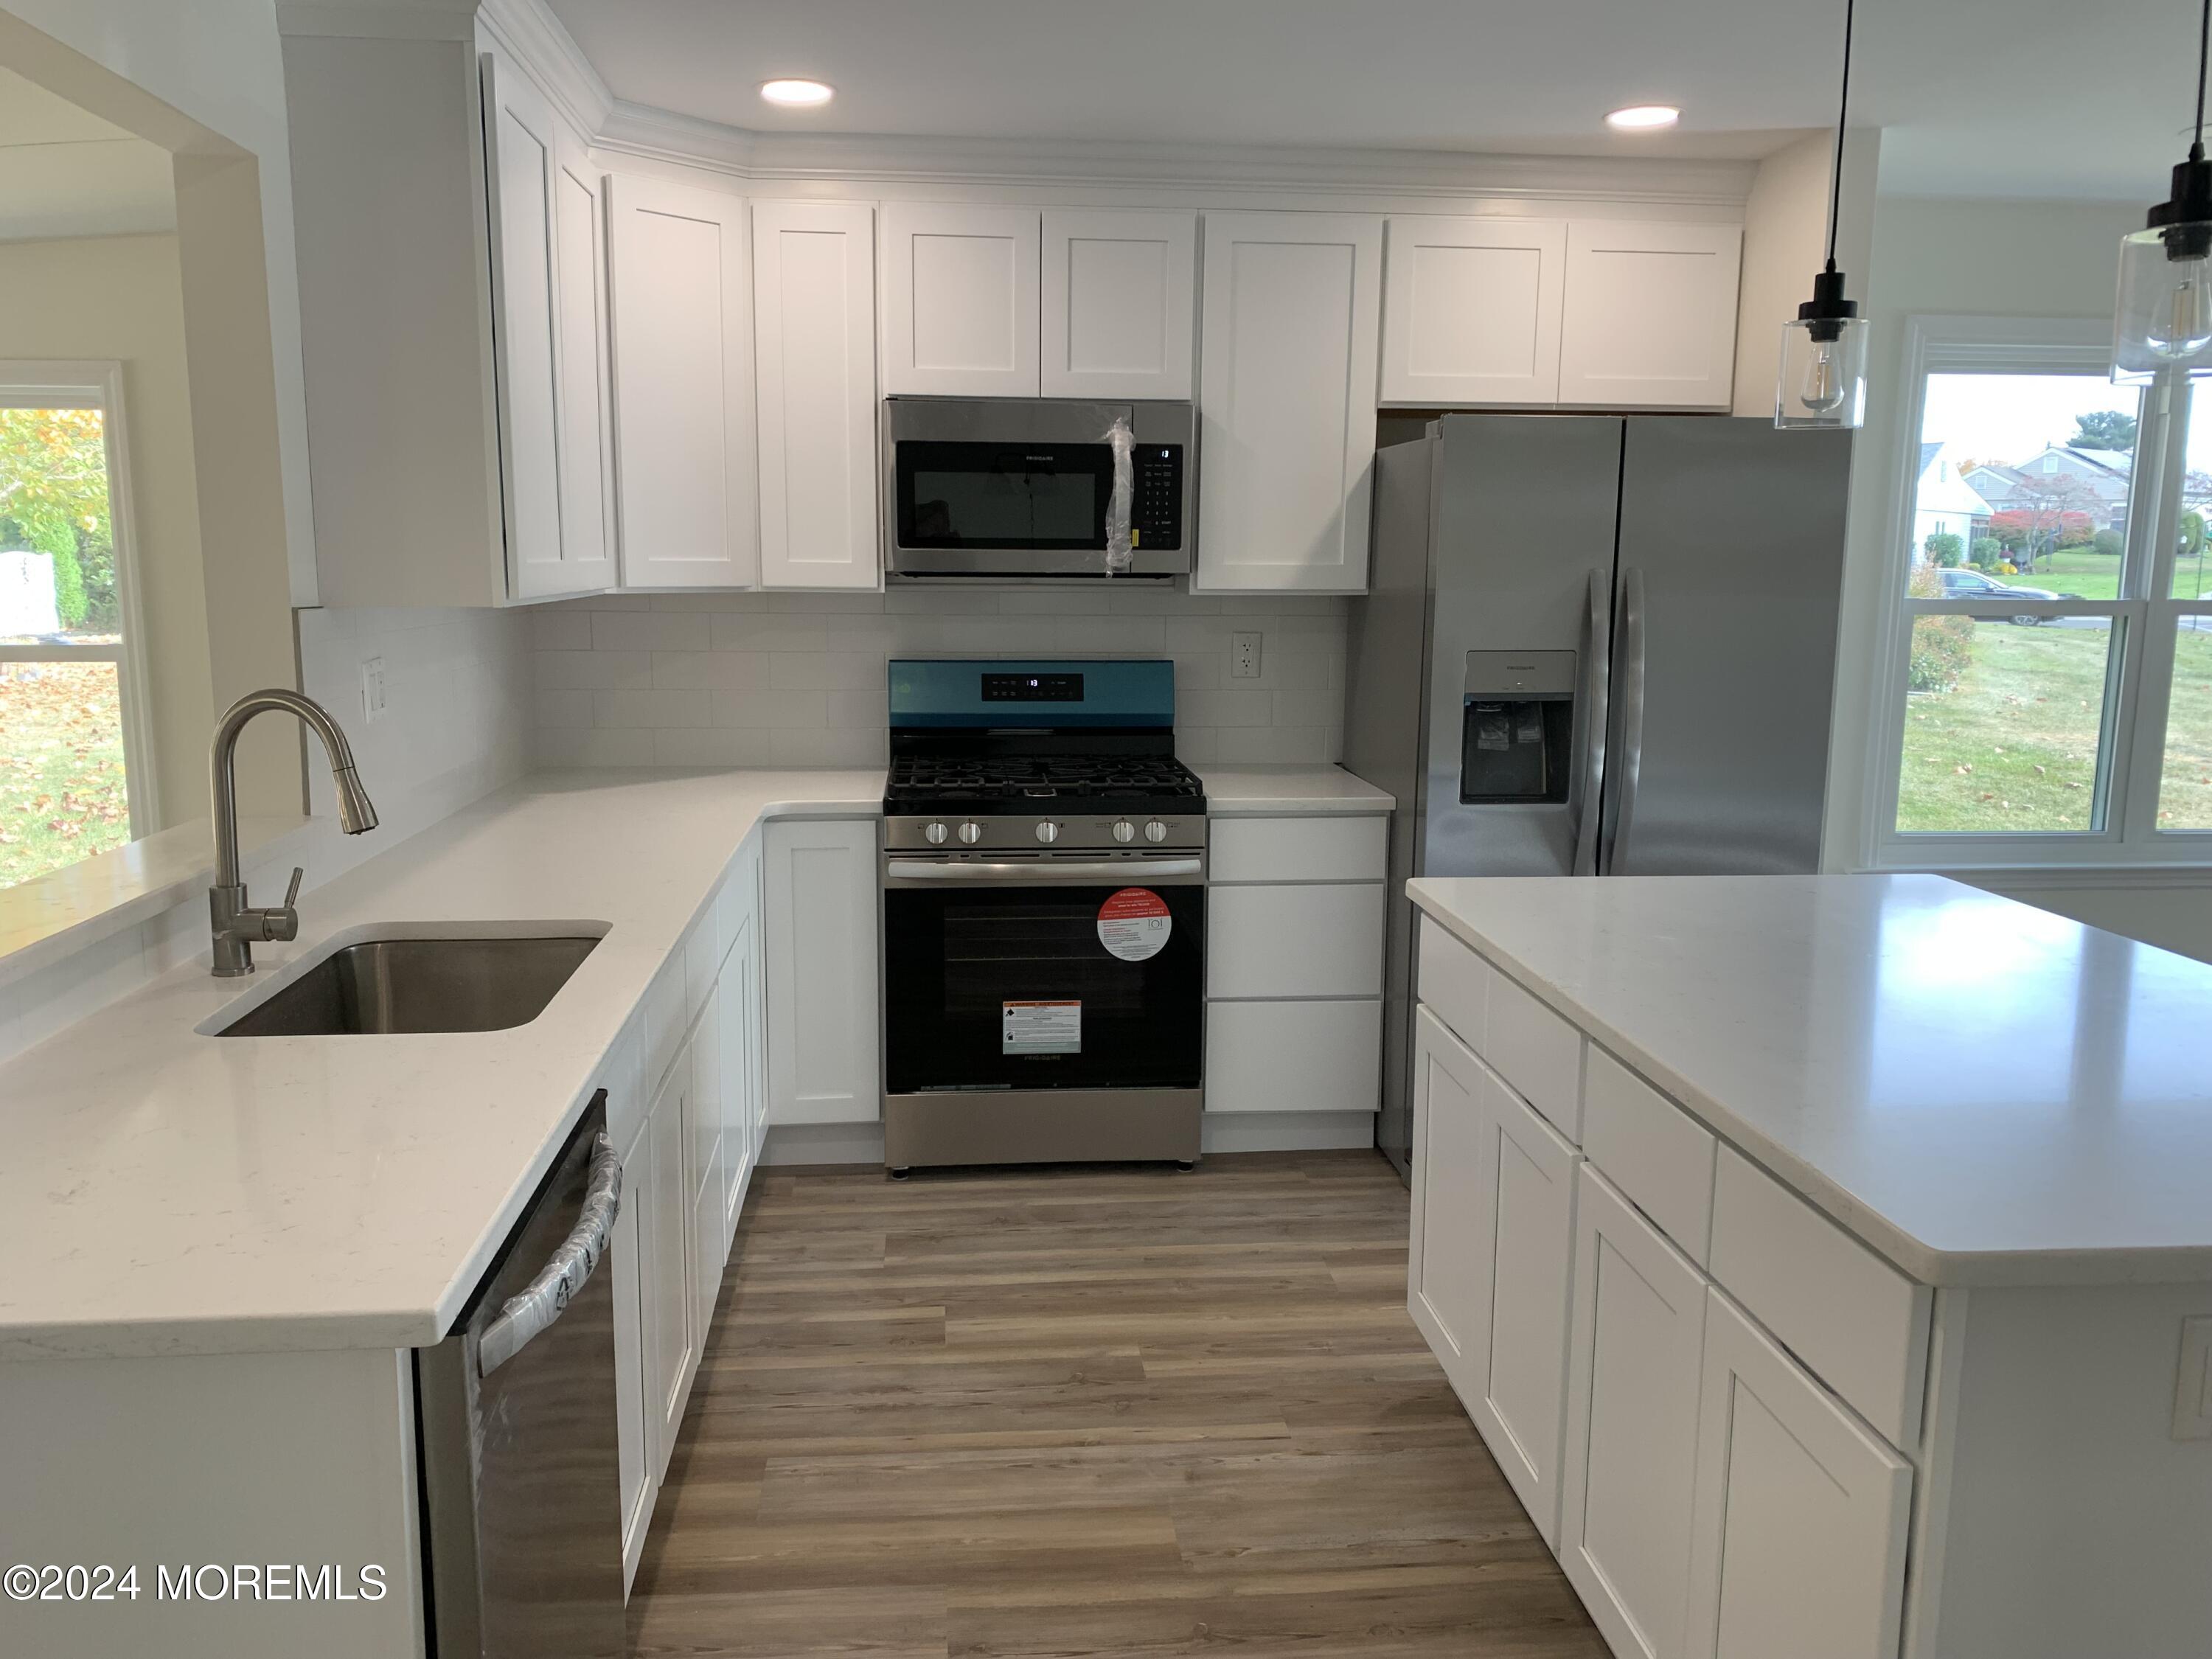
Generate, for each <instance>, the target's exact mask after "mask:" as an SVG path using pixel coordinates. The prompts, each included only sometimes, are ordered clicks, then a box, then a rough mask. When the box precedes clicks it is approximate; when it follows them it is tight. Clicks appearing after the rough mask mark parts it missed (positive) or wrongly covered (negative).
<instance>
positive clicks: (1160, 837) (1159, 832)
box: [1145, 818, 1168, 841]
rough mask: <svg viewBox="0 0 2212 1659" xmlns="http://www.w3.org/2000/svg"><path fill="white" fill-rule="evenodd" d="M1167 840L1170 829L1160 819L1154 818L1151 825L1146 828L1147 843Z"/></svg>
mask: <svg viewBox="0 0 2212 1659" xmlns="http://www.w3.org/2000/svg"><path fill="white" fill-rule="evenodd" d="M1167 838H1168V827H1167V825H1165V824H1164V823H1161V822H1160V821H1159V820H1158V818H1154V819H1153V820H1152V822H1151V823H1148V824H1146V826H1145V839H1146V841H1165V840H1166V839H1167Z"/></svg>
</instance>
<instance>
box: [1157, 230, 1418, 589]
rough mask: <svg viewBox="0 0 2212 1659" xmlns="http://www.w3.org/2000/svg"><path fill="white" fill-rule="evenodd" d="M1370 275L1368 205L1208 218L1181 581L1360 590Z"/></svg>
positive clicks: (1375, 242)
mask: <svg viewBox="0 0 2212 1659" xmlns="http://www.w3.org/2000/svg"><path fill="white" fill-rule="evenodd" d="M1382 276H1383V221H1382V219H1381V218H1380V217H1379V216H1371V215H1367V214H1352V213H1209V214H1208V215H1206V294H1205V303H1204V306H1203V309H1202V317H1201V328H1202V330H1203V339H1204V341H1205V350H1204V352H1203V353H1202V354H1201V355H1202V359H1203V365H1202V368H1201V369H1200V377H1199V404H1200V446H1199V453H1200V465H1202V466H1203V467H1204V469H1205V478H1204V483H1203V487H1202V488H1201V489H1200V491H1199V532H1198V568H1197V571H1196V573H1195V574H1194V579H1193V584H1192V585H1193V586H1194V588H1197V589H1198V590H1200V591H1201V592H1227V591H1232V590H1243V591H1248V592H1310V593H1358V592H1364V591H1365V589H1366V586H1367V553H1368V545H1367V538H1368V507H1369V503H1370V500H1371V498H1372V495H1373V492H1374V460H1375V407H1376V349H1377V339H1376V337H1377V334H1378V332H1379V331H1380V328H1381V324H1382V309H1383V307H1382Z"/></svg>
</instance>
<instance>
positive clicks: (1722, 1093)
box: [1409, 876, 2212, 1285]
mask: <svg viewBox="0 0 2212 1659" xmlns="http://www.w3.org/2000/svg"><path fill="white" fill-rule="evenodd" d="M1409 890H1410V891H1411V893H1412V895H1413V901H1414V902H1415V903H1416V904H1418V905H1419V907H1420V908H1422V909H1423V910H1424V911H1425V912H1426V913H1427V914H1428V915H1431V916H1433V917H1434V918H1436V920H1437V921H1438V922H1439V923H1440V924H1442V925H1443V927H1446V928H1448V929H1449V931H1450V932H1452V933H1455V934H1456V935H1457V936H1458V937H1459V938H1461V939H1463V940H1465V941H1466V942H1467V943H1468V944H1469V945H1473V946H1474V948H1475V949H1477V950H1478V951H1481V952H1482V953H1483V955H1485V956H1486V957H1489V958H1490V960H1491V961H1492V963H1495V964H1496V965H1497V966H1498V967H1499V968H1500V969H1503V970H1504V972H1506V973H1507V974H1508V975H1510V976H1511V977H1512V978H1514V979H1515V980H1516V981H1520V983H1522V985H1524V986H1526V987H1528V989H1529V990H1531V991H1533V992H1534V994H1536V995H1538V996H1539V997H1541V998H1542V999H1543V1000H1545V1001H1546V1002H1547V1003H1549V1004H1551V1005H1552V1006H1553V1007H1555V1008H1557V1009H1559V1011H1560V1012H1563V1013H1564V1014H1565V1015H1566V1016H1567V1017H1568V1018H1570V1019H1571V1020H1573V1021H1574V1022H1575V1023H1576V1024H1578V1025H1580V1026H1581V1027H1583V1030H1586V1031H1588V1032H1589V1034H1590V1035H1591V1036H1594V1037H1595V1038H1596V1039H1597V1041H1598V1042H1600V1043H1601V1044H1602V1045H1603V1046H1604V1047H1605V1048H1607V1049H1609V1050H1611V1051H1612V1052H1613V1054H1615V1055H1617V1056H1618V1057H1619V1058H1620V1060H1623V1061H1625V1062H1626V1063H1627V1064H1628V1065H1629V1066H1632V1067H1633V1068H1634V1069H1635V1070H1636V1071H1638V1072H1640V1073H1643V1074H1644V1076H1645V1077H1647V1078H1648V1079H1650V1080H1651V1081H1652V1082H1653V1083H1654V1084H1655V1085H1657V1086H1658V1087H1659V1088H1661V1089H1662V1090H1663V1091H1666V1092H1667V1093H1668V1095H1670V1096H1672V1097H1674V1099H1675V1100H1676V1101H1677V1102H1679V1103H1680V1104H1681V1105H1683V1106H1684V1107H1685V1108H1686V1109H1688V1110H1689V1111H1690V1112H1691V1113H1692V1115H1695V1116H1697V1117H1699V1118H1700V1119H1702V1120H1703V1121H1705V1123H1706V1124H1708V1125H1709V1126H1710V1127H1711V1128H1713V1129H1714V1130H1715V1131H1716V1132H1717V1133H1718V1134H1719V1135H1720V1136H1721V1137H1722V1138H1723V1139H1726V1140H1728V1141H1729V1142H1731V1143H1733V1144H1734V1145H1735V1146H1736V1147H1738V1148H1739V1149H1740V1150H1741V1152H1743V1153H1744V1154H1745V1156H1747V1158H1751V1159H1752V1160H1753V1162H1754V1163H1757V1164H1759V1165H1761V1166H1762V1167H1763V1168H1765V1170H1767V1171H1768V1172H1769V1173H1771V1174H1772V1175H1773V1176H1776V1177H1777V1178H1778V1179H1779V1180H1781V1181H1783V1182H1785V1183H1787V1184H1788V1185H1790V1187H1792V1188H1796V1190H1797V1191H1798V1192H1800V1193H1802V1194H1804V1196H1805V1197H1806V1198H1808V1200H1811V1201H1812V1202H1813V1203H1814V1205H1816V1206H1819V1207H1820V1209H1821V1210H1823V1211H1824V1212H1826V1213H1827V1214H1828V1215H1830V1216H1831V1217H1832V1218H1834V1219H1835V1220H1837V1221H1838V1222H1839V1223H1840V1224H1841V1225H1843V1226H1844V1227H1845V1228H1847V1229H1849V1230H1850V1231H1851V1232H1853V1233H1854V1234H1856V1235H1857V1237H1859V1238H1860V1239H1862V1240H1863V1241H1864V1242H1865V1243H1867V1244H1869V1245H1870V1246H1871V1247H1872V1248H1873V1249H1875V1250H1876V1251H1878V1252H1879V1253H1880V1254H1881V1255H1884V1256H1886V1257H1887V1258H1888V1259H1889V1260H1890V1261H1892V1262H1893V1263H1895V1264H1896V1265H1897V1267H1899V1268H1900V1269H1902V1270H1903V1271H1904V1272H1905V1273H1909V1274H1911V1276H1912V1277H1913V1278H1915V1279H1919V1280H1921V1281H1922V1282H1923V1283H1926V1284H1932V1285H2067V1284H2076V1285H2087V1284H2106V1283H2160V1282H2185V1281H2200V1280H2206V1279H2212V966H2208V965H2207V964H2205V963H2199V962H2195V961H2191V960H2190V959H2189V958H2187V957H2179V956H2175V955H2173V954H2172V953H2170V952H2168V951H2160V950H2157V949H2155V948H2154V947H2152V946H2150V945H2141V944H2137V943H2136V942H2135V941H2134V940H2132V939H2123V938H2120V937H2119V936H2118V935H2117V934H2112V933H2103V932H2101V931H2100V930H2098V929H2096V928H2093V927H2082V926H2081V924H2079V923H2078V922H2074V921H2067V920H2065V919H2064V918H2063V917H2060V916H2056V915H2051V914H2049V913H2048V912H2046V911H2043V910H2039V909H2035V908H2033V907H2031V906H2028V905H2025V904H2021V903H2017V902H2014V901H2013V900H2010V899H2005V898H2000V897H1997V896H1995V895H1992V894H1989V893H1985V892H1983V891H1981V890H1978V889H1975V888H1972V887H1967V886H1965V885H1962V884H1959V883H1957V882H1953V881H1948V880H1946V879H1944V878H1942V877H1938V876H1768V877H1741V878H1738V877H1718V878H1705V877H1644V878H1636V877H1613V878H1606V879H1603V880H1579V881H1578V880H1561V879H1557V878H1553V879H1518V878H1516V879H1489V880H1478V879H1427V878H1424V879H1419V880H1416V881H1414V882H1413V883H1412V884H1410V887H1409Z"/></svg>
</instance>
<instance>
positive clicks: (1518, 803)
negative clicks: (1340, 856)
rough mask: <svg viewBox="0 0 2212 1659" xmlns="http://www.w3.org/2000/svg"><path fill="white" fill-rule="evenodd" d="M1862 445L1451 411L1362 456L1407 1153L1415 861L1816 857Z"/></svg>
mask: <svg viewBox="0 0 2212 1659" xmlns="http://www.w3.org/2000/svg"><path fill="white" fill-rule="evenodd" d="M1849 477H1850V438H1849V435H1846V434H1843V433H1831V432H1778V431H1776V430H1775V429H1774V428H1773V426H1772V425H1771V423H1770V422H1765V421H1757V420H1732V419H1724V418H1717V417H1714V416H1552V415H1448V416H1443V418H1442V419H1439V420H1437V421H1433V422H1430V423H1429V424H1428V425H1427V426H1426V427H1425V428H1423V429H1422V432H1421V435H1420V436H1419V437H1418V438H1417V439H1415V440H1413V441H1409V442H1403V443H1397V444H1389V445H1388V446H1387V447H1384V448H1383V449H1382V450H1381V451H1380V452H1379V453H1377V455H1376V492H1375V539H1374V552H1373V569H1372V574H1371V577H1370V591H1369V593H1368V596H1367V597H1366V598H1365V599H1360V600H1358V601H1356V602H1355V603H1354V605H1353V606H1352V627H1351V645H1350V655H1349V660H1348V664H1347V671H1346V710H1345V756H1344V763H1345V765H1346V767H1347V768H1349V769H1351V770H1352V771H1353V772H1355V773H1357V774H1358V775H1360V776H1361V777H1363V778H1365V779H1367V780H1368V781H1370V782H1371V783H1373V784H1375V785H1376V786H1377V787H1381V788H1383V789H1387V790H1389V791H1390V793H1393V794H1394V795H1395V796H1396V797H1397V798H1398V801H1399V805H1400V811H1398V813H1397V815H1396V816H1395V818H1394V819H1393V820H1392V829H1391V842H1390V895H1391V897H1390V921H1389V935H1388V950H1389V962H1388V966H1387V969H1386V972H1385V975H1384V984H1383V995H1384V999H1385V1025H1384V1033H1385V1036H1384V1046H1383V1112H1382V1115H1381V1117H1380V1119H1379V1120H1378V1127H1377V1129H1376V1140H1377V1144H1378V1145H1380V1146H1381V1147H1382V1148H1383V1152H1385V1153H1386V1154H1387V1155H1388V1156H1389V1158H1390V1160H1391V1161H1392V1162H1393V1163H1394V1164H1396V1165H1397V1166H1398V1169H1399V1171H1400V1172H1401V1174H1404V1173H1406V1172H1407V1170H1408V1168H1409V1161H1410V1158H1411V1156H1412V1139H1413V1107H1412V1101H1411V1098H1410V1096H1409V1093H1408V1088H1409V1078H1410V1045H1411V1039H1412V1004H1413V994H1414V987H1413V957H1414V932H1415V929H1414V921H1413V906H1412V904H1411V903H1410V902H1408V901H1407V899H1406V897H1405V884H1406V881H1407V878H1409V877H1413V876H1418V875H1435V876H1483V875H1494V876H1531V875H1534V876H1561V877H1569V876H1584V877H1604V876H1611V875H1722V874H1735V875H1742V874H1767V873H1784V872H1792V871H1809V870H1813V869H1815V868H1817V867H1818V866H1819V862H1820V817H1821V807H1822V795H1823V792H1824V790H1825V788H1826V777H1827V764H1828V714H1829V702H1830V694H1831V690H1832V682H1833V679H1834V674H1835V649H1836V615H1837V605H1838V595H1839V592H1840V590H1841V586H1842V580H1843V559H1844V497H1845V494H1846V489H1847V485H1848V483H1849Z"/></svg>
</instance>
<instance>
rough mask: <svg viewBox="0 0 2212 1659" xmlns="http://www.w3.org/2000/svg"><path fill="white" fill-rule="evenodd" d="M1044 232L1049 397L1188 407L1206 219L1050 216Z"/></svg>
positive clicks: (1061, 211)
mask: <svg viewBox="0 0 2212 1659" xmlns="http://www.w3.org/2000/svg"><path fill="white" fill-rule="evenodd" d="M1043 229H1044V318H1043V358H1042V373H1041V384H1040V386H1039V390H1041V391H1042V393H1043V395H1044V396H1046V397H1048V398H1116V399H1118V398H1170V399H1175V400H1177V401H1181V400H1183V399H1187V398H1189V396H1190V388H1191V370H1192V363H1193V360H1194V357H1195V356H1196V355H1197V354H1196V350H1195V337H1194V332H1193V330H1194V323H1195V318H1194V312H1195V309H1196V303H1197V295H1198V216H1197V215H1196V214H1195V213H1191V212H1182V211H1174V210H1149V209H1132V208H1047V209H1046V210H1044V227H1043Z"/></svg>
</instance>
